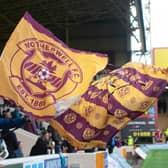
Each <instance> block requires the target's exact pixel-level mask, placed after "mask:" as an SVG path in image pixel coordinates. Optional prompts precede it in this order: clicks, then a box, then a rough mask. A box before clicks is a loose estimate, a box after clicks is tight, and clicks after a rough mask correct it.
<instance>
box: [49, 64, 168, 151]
mask: <svg viewBox="0 0 168 168" xmlns="http://www.w3.org/2000/svg"><path fill="white" fill-rule="evenodd" d="M167 81H168V69H160V68H157V67H154V66H150V65H144V64H140V63H127V64H125V65H124V66H122V67H121V68H119V69H116V70H114V71H112V72H111V73H110V74H109V75H107V76H105V77H103V78H101V79H99V80H97V81H95V82H93V83H92V84H91V85H90V87H89V88H88V90H87V91H86V93H84V94H83V95H82V96H81V98H80V99H79V101H77V102H76V103H75V104H74V105H72V106H71V107H70V108H69V109H68V110H66V111H65V112H64V113H62V114H61V115H59V116H57V117H56V119H55V120H52V121H51V122H50V124H51V125H52V126H53V127H54V128H55V129H57V130H58V131H59V133H60V134H61V135H62V136H63V137H64V138H65V139H67V140H68V141H69V142H70V143H72V144H73V145H74V146H76V147H80V148H90V147H101V148H102V147H105V145H106V143H107V142H108V141H109V140H110V138H111V137H112V136H114V135H115V134H116V133H117V132H118V131H119V130H121V129H122V128H123V127H124V126H125V125H126V124H127V123H128V122H129V121H132V120H134V119H135V118H137V117H138V116H140V115H141V114H143V113H144V112H145V111H147V110H148V109H149V108H150V107H151V105H153V104H154V103H155V102H156V101H157V99H158V97H159V96H160V94H161V93H162V92H163V90H164V88H165V86H166V85H167Z"/></svg>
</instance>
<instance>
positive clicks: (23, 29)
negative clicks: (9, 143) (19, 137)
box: [0, 12, 107, 118]
mask: <svg viewBox="0 0 168 168" xmlns="http://www.w3.org/2000/svg"><path fill="white" fill-rule="evenodd" d="M106 64H107V57H106V56H105V55H104V54H100V53H92V52H84V51H79V50H75V49H72V48H69V47H68V46H67V45H66V44H64V43H63V42H62V41H60V40H59V39H58V38H57V37H56V36H54V35H53V34H52V33H51V32H50V31H48V30H47V29H46V28H44V27H43V26H42V25H40V24H39V23H37V21H35V20H34V19H33V18H32V17H31V15H30V14H29V13H27V12H26V13H25V15H24V16H23V17H22V18H21V20H20V22H19V23H18V25H17V26H16V28H15V30H14V31H13V33H12V35H11V37H10V38H9V40H8V42H7V43H6V46H5V48H4V50H3V52H2V55H1V60H0V67H1V71H0V78H1V83H0V96H2V97H4V98H6V99H8V100H11V101H13V102H15V103H16V105H17V106H20V107H21V108H23V110H24V111H25V112H28V113H29V114H30V115H34V116H37V117H41V118H42V117H52V116H53V115H54V114H55V105H54V104H55V102H57V101H59V100H63V99H68V98H73V97H75V96H79V95H82V94H83V93H84V92H85V91H86V90H87V88H88V86H89V84H90V82H91V81H92V78H93V77H94V76H95V74H96V73H97V72H98V71H100V70H102V69H104V67H105V66H106Z"/></svg>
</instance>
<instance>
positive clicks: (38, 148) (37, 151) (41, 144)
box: [30, 138, 49, 156]
mask: <svg viewBox="0 0 168 168" xmlns="http://www.w3.org/2000/svg"><path fill="white" fill-rule="evenodd" d="M48 149H49V148H48V143H47V142H45V141H43V140H42V139H41V138H39V139H38V140H37V142H36V144H35V145H34V146H33V147H32V149H31V151H30V156H35V155H45V154H47V153H48V152H47V150H48Z"/></svg>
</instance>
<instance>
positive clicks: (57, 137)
mask: <svg viewBox="0 0 168 168" xmlns="http://www.w3.org/2000/svg"><path fill="white" fill-rule="evenodd" d="M47 130H48V132H50V133H51V140H52V141H54V142H55V153H60V152H61V144H62V139H61V136H60V135H59V133H58V132H57V131H56V130H55V129H54V128H53V127H52V126H51V125H49V126H48V128H47Z"/></svg>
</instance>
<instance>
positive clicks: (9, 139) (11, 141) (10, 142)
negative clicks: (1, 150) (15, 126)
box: [1, 130, 19, 158]
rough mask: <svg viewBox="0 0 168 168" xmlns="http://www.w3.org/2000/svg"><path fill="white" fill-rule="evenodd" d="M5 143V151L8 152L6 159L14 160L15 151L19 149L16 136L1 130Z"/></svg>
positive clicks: (8, 131)
mask: <svg viewBox="0 0 168 168" xmlns="http://www.w3.org/2000/svg"><path fill="white" fill-rule="evenodd" d="M1 135H2V137H3V139H4V140H5V143H6V145H7V149H8V152H9V156H8V158H15V157H17V156H16V154H15V151H16V150H17V149H18V148H19V146H18V145H19V143H18V140H17V137H16V134H15V133H14V132H12V131H10V130H3V131H2V133H1Z"/></svg>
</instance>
